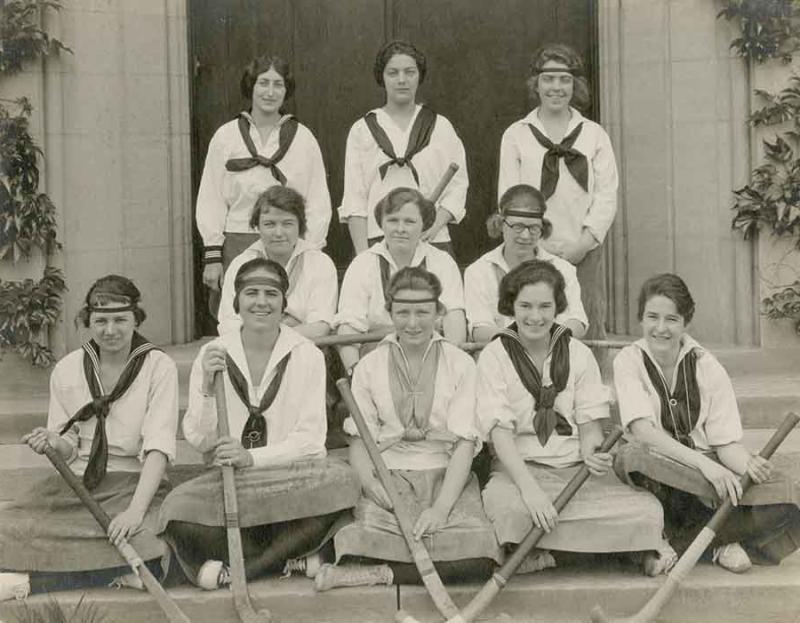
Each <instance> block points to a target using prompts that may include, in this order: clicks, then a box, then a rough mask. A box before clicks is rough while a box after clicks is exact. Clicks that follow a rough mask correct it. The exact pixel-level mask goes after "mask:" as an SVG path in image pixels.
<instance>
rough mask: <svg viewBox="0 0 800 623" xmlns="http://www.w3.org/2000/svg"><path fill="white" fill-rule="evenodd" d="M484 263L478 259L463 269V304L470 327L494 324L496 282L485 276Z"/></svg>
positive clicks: (491, 325)
mask: <svg viewBox="0 0 800 623" xmlns="http://www.w3.org/2000/svg"><path fill="white" fill-rule="evenodd" d="M484 264H485V263H484V262H481V261H480V260H478V261H477V262H475V263H473V264H472V265H470V266H468V267H467V270H465V271H464V304H465V308H466V312H467V322H469V326H470V329H474V328H475V327H493V326H494V325H495V311H496V308H497V284H496V283H493V281H494V280H493V279H491V280H490V278H489V277H492V276H491V275H488V276H487V274H486V273H487V272H488V271H486V266H485V265H484Z"/></svg>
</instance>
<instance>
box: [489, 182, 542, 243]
mask: <svg viewBox="0 0 800 623" xmlns="http://www.w3.org/2000/svg"><path fill="white" fill-rule="evenodd" d="M520 197H530V198H531V199H533V202H534V203H535V204H536V205H537V206H538V207H539V209H540V211H541V213H542V214H544V213H545V212H546V211H547V201H546V199H545V198H544V195H543V194H542V193H541V192H539V190H538V189H536V188H534V187H533V186H531V185H529V184H516V185H514V186H511V187H509V188H508V189H507V190H506V191H505V192H504V193H503V196H502V197H500V203H499V205H498V208H499V213H495V214H491V215H490V216H489V218H487V219H486V231H487V232H488V233H489V237H490V238H495V239H496V238H502V237H503V218H505V216H506V210H507V209H508V204H510V203H511V202H512V201H514V199H518V198H520ZM531 218H534V215H533V214H531ZM551 233H553V224H552V223H551V222H550V221H549V220H547V219H546V218H544V217H542V239H545V240H546V239H547V238H549V237H550V234H551Z"/></svg>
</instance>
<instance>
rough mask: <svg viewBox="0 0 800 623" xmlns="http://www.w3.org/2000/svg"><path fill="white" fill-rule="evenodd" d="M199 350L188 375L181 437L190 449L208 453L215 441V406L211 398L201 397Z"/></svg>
mask: <svg viewBox="0 0 800 623" xmlns="http://www.w3.org/2000/svg"><path fill="white" fill-rule="evenodd" d="M206 348H207V345H206V346H204V347H203V348H201V349H200V352H199V353H198V354H197V357H195V360H194V363H193V364H192V371H191V373H190V374H189V406H188V408H187V409H186V414H185V415H184V416H183V423H182V427H183V436H184V437H185V438H186V441H188V442H189V443H190V444H191V445H192V447H194V448H195V449H197V450H199V451H200V452H208V451H209V450H211V448H213V447H214V443H215V442H216V441H217V438H218V437H217V405H216V402H215V400H214V397H213V396H204V395H203V366H202V361H203V354H204V353H205V350H206Z"/></svg>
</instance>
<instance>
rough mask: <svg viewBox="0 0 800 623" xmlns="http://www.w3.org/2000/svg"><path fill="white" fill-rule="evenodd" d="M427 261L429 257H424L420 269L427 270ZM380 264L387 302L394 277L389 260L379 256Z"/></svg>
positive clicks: (382, 285)
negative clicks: (391, 280) (390, 281)
mask: <svg viewBox="0 0 800 623" xmlns="http://www.w3.org/2000/svg"><path fill="white" fill-rule="evenodd" d="M427 260H428V258H427V257H423V258H422V261H421V262H420V263H419V267H420V268H424V269H425V270H427V269H428V262H427ZM378 264H379V266H380V269H381V289H382V290H383V300H384V301H386V293H387V291H388V290H389V279H390V277H391V276H392V275H391V272H392V267H391V266H390V265H389V260H387V259H386V258H385V257H384V256H383V255H378Z"/></svg>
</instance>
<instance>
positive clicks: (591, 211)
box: [497, 44, 618, 338]
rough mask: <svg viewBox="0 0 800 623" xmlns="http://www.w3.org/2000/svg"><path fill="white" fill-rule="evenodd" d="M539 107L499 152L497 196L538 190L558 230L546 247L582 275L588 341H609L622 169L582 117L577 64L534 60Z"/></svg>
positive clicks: (565, 53)
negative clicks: (608, 288)
mask: <svg viewBox="0 0 800 623" xmlns="http://www.w3.org/2000/svg"><path fill="white" fill-rule="evenodd" d="M528 86H529V89H530V94H531V98H532V99H533V101H534V103H536V104H537V106H536V108H534V109H533V110H532V111H531V112H530V113H528V115H527V116H526V117H524V118H522V119H520V120H519V121H516V122H514V123H513V124H512V125H511V126H509V128H508V129H507V130H506V131H505V133H504V134H503V139H502V142H501V144H500V173H499V180H498V188H497V191H498V196H502V195H503V193H504V192H505V191H506V190H507V189H508V188H509V187H511V186H514V185H515V184H520V183H524V184H530V185H531V186H534V187H535V188H538V189H539V190H540V191H541V192H542V194H543V195H544V197H545V199H546V200H547V217H548V219H549V220H550V222H551V223H552V224H553V232H552V234H551V235H550V237H549V238H548V239H547V240H545V241H543V242H542V246H543V247H544V248H545V249H546V250H547V251H549V252H550V253H552V254H554V255H557V256H559V257H562V258H564V259H565V260H567V261H569V262H570V263H572V264H573V265H574V266H575V267H576V268H577V271H578V281H579V282H580V284H581V295H582V298H583V306H584V308H585V310H586V313H587V315H588V317H589V332H588V335H587V337H591V338H602V337H604V336H605V290H604V279H603V271H602V268H603V267H602V248H601V245H602V244H603V240H605V237H606V233H607V232H608V229H609V227H611V223H612V222H613V221H614V215H615V213H616V210H617V186H618V179H617V165H616V161H615V160H614V152H613V150H612V148H611V140H610V139H609V138H608V134H606V132H605V130H603V128H602V127H600V126H599V125H598V124H597V123H595V122H594V121H591V120H589V119H587V118H585V117H584V116H583V115H581V113H580V112H578V110H577V109H578V108H584V107H585V106H587V105H588V104H589V87H588V84H587V82H586V78H585V71H584V66H583V61H582V60H581V58H580V56H579V55H578V54H577V52H575V50H573V49H572V48H570V47H569V46H566V45H563V44H550V45H547V46H545V47H543V48H541V49H540V50H539V51H538V52H537V53H536V54H535V55H534V57H533V61H532V63H531V76H530V78H529V79H528Z"/></svg>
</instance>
